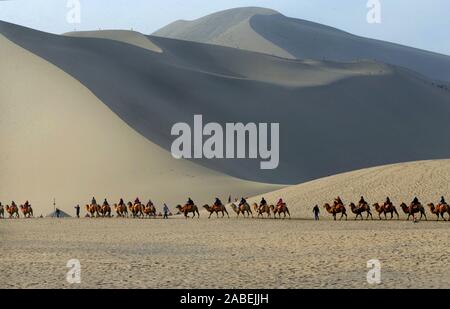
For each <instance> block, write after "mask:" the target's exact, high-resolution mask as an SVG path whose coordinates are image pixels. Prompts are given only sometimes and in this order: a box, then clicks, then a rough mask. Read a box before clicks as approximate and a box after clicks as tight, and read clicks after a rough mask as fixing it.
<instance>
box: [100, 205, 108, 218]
mask: <svg viewBox="0 0 450 309" xmlns="http://www.w3.org/2000/svg"><path fill="white" fill-rule="evenodd" d="M97 208H99V211H98V213H99V214H100V215H101V216H102V217H103V218H104V217H111V206H109V205H108V204H103V205H102V206H98V207H97Z"/></svg>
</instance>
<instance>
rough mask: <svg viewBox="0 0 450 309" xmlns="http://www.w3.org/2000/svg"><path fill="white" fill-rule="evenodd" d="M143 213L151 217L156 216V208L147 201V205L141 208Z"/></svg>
mask: <svg viewBox="0 0 450 309" xmlns="http://www.w3.org/2000/svg"><path fill="white" fill-rule="evenodd" d="M142 212H143V213H144V217H153V218H156V208H155V205H153V203H152V202H148V203H147V205H145V207H144V208H143V209H142Z"/></svg>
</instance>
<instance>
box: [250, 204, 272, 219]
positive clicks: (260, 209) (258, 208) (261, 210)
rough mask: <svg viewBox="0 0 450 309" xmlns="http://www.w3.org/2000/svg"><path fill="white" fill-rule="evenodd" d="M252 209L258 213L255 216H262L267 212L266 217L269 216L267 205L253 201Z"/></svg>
mask: <svg viewBox="0 0 450 309" xmlns="http://www.w3.org/2000/svg"><path fill="white" fill-rule="evenodd" d="M253 209H254V210H255V212H256V213H258V216H257V218H259V217H262V218H264V214H265V213H266V214H267V218H270V206H269V205H267V204H266V205H258V204H256V203H253Z"/></svg>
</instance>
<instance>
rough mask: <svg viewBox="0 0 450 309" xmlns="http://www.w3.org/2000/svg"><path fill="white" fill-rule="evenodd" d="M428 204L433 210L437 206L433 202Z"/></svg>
mask: <svg viewBox="0 0 450 309" xmlns="http://www.w3.org/2000/svg"><path fill="white" fill-rule="evenodd" d="M427 206H428V207H430V209H431V211H433V210H434V209H435V208H436V206H434V204H433V203H430V204H428V205H427Z"/></svg>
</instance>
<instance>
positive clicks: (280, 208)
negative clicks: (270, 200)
mask: <svg viewBox="0 0 450 309" xmlns="http://www.w3.org/2000/svg"><path fill="white" fill-rule="evenodd" d="M269 207H270V210H272V212H273V217H274V218H276V216H277V214H278V218H281V214H283V215H284V218H286V214H288V215H289V219H290V218H291V214H290V213H289V208H288V207H287V205H286V203H282V204H281V205H277V206H274V205H270V206H269Z"/></svg>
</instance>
